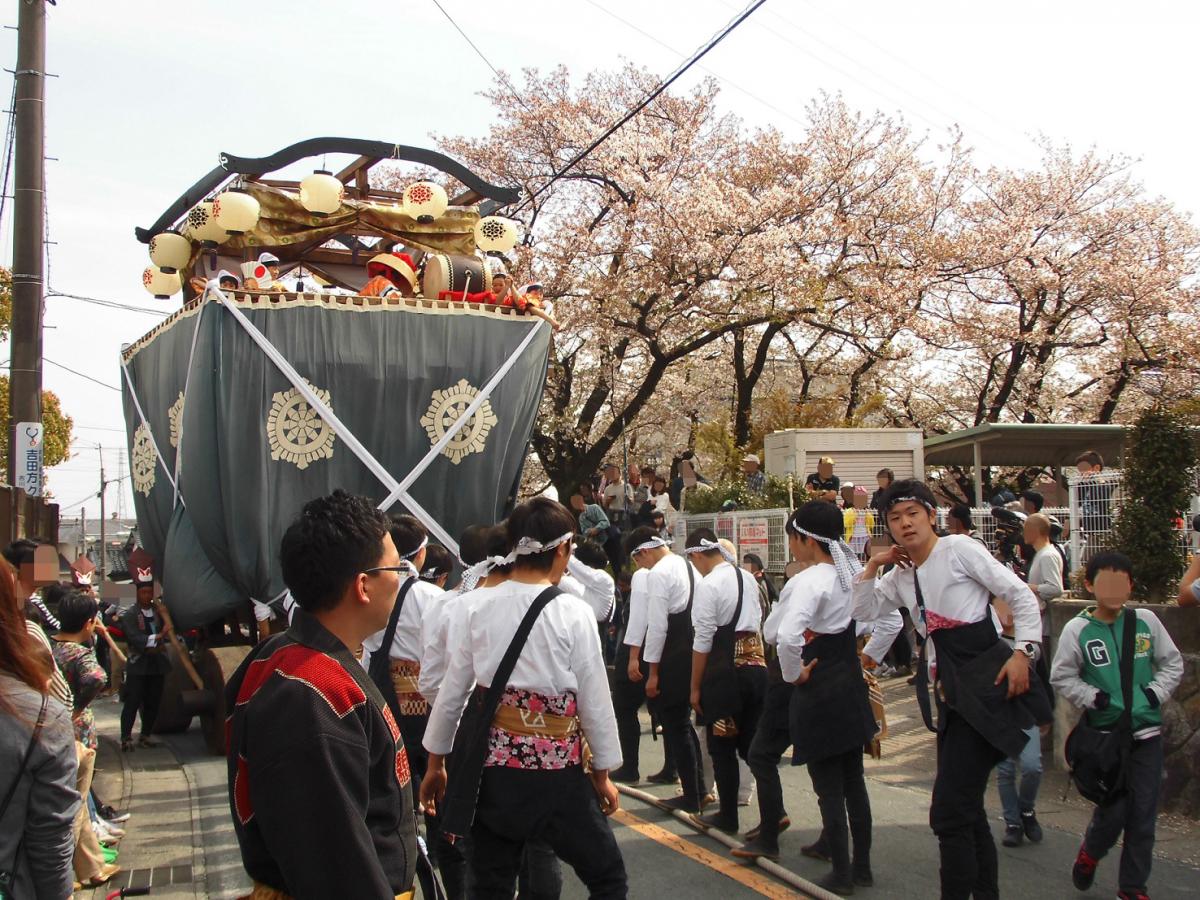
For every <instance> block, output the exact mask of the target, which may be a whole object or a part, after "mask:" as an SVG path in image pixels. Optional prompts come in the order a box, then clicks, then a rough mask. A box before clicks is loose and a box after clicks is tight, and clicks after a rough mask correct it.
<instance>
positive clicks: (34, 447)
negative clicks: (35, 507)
mask: <svg viewBox="0 0 1200 900" xmlns="http://www.w3.org/2000/svg"><path fill="white" fill-rule="evenodd" d="M16 455H17V484H16V486H17V487H19V488H20V489H21V490H23V491H24V492H25V493H26V494H28V495H29V496H30V497H40V496H42V423H41V422H18V423H17V441H16Z"/></svg>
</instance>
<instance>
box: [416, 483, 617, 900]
mask: <svg viewBox="0 0 1200 900" xmlns="http://www.w3.org/2000/svg"><path fill="white" fill-rule="evenodd" d="M507 531H508V538H509V544H510V547H511V548H512V549H511V550H510V554H509V559H510V560H511V564H512V570H511V572H510V573H509V577H508V581H506V582H505V583H504V584H503V585H501V586H500V587H498V588H496V589H495V595H494V596H493V597H492V598H491V599H490V600H489V601H488V602H486V603H482V604H480V605H478V606H475V607H473V608H472V609H471V611H470V614H469V616H468V622H467V630H468V635H467V639H465V640H461V641H459V642H458V643H457V644H456V645H455V646H454V648H453V650H452V653H453V655H452V657H451V660H450V665H449V668H448V669H447V671H446V677H445V678H444V679H443V682H442V687H441V690H440V691H439V692H438V696H437V702H436V703H435V704H434V707H433V712H432V714H431V717H430V722H429V727H428V729H427V730H426V733H425V749H426V750H427V751H428V752H429V754H430V755H429V767H428V770H427V772H426V775H425V779H424V781H423V783H422V785H421V801H422V802H423V803H424V804H425V806H426V808H427V809H432V810H433V811H435V812H436V811H437V810H438V809H439V806H440V805H441V804H442V803H443V802H444V801H445V800H446V799H447V777H446V768H445V763H444V758H445V756H446V755H447V754H448V753H449V752H450V750H451V748H452V747H453V746H454V741H455V732H456V731H457V729H458V724H459V718H460V716H461V714H462V711H463V709H464V707H465V706H466V704H467V701H468V699H470V698H471V696H472V694H475V695H476V697H477V699H478V702H482V700H481V695H480V692H482V694H483V695H486V693H487V688H488V687H489V686H490V685H491V682H492V680H493V678H494V677H495V674H496V671H497V670H498V669H499V667H500V664H501V660H502V659H503V657H504V656H505V655H506V653H507V651H508V649H509V646H510V644H511V643H512V639H513V637H514V635H515V634H516V632H517V630H518V628H519V626H520V624H521V622H522V620H524V619H525V617H526V614H527V613H528V612H529V610H530V608H531V607H533V605H534V603H535V601H538V600H539V598H541V600H542V603H544V604H545V605H544V608H542V609H541V612H540V614H538V615H537V617H536V618H535V619H534V620H533V622H532V628H531V630H530V631H529V635H528V639H527V640H526V641H525V643H524V645H523V646H522V647H521V648H520V653H519V655H518V657H517V660H516V664H515V666H514V667H513V669H512V674H511V676H510V677H509V678H508V680H507V684H506V685H505V688H504V692H503V695H502V697H501V700H500V705H499V707H498V708H497V709H496V712H495V716H494V718H492V720H491V727H490V728H489V729H488V730H487V733H486V740H487V747H486V753H485V755H484V758H483V768H482V773H481V775H480V780H479V782H478V800H477V803H476V806H475V813H474V824H473V825H472V827H471V831H470V836H471V853H470V863H469V864H470V868H471V875H472V884H473V888H472V894H471V895H472V896H478V897H507V896H512V893H513V886H514V881H515V879H516V877H517V873H518V870H519V868H520V865H521V858H522V851H523V849H524V847H525V845H526V844H527V842H529V841H531V840H538V839H540V840H543V841H545V842H546V843H548V844H549V845H550V846H551V847H552V848H553V850H554V852H555V853H556V854H557V855H558V857H559V858H561V859H562V860H563V861H564V862H566V863H567V864H568V865H570V866H571V867H572V868H573V869H574V870H575V873H576V874H577V875H578V876H579V878H580V880H582V881H583V883H584V884H585V885H586V886H587V888H588V892H589V895H590V896H592V897H602V898H624V897H625V896H626V894H627V883H626V874H625V865H624V862H623V860H622V858H621V851H620V849H619V848H618V847H617V842H616V839H615V838H614V837H613V833H612V829H611V827H610V826H609V824H608V821H607V820H606V818H605V817H606V816H608V815H611V814H612V813H614V812H616V810H617V809H618V808H619V795H618V794H617V790H616V787H615V786H614V785H613V783H612V781H611V780H610V779H609V770H610V769H613V768H615V767H616V766H617V765H619V764H620V762H621V752H620V746H619V743H618V741H617V727H616V720H615V718H614V716H613V709H612V701H611V700H610V698H609V693H608V676H607V672H606V669H605V665H604V657H603V654H602V652H601V648H600V635H599V633H598V631H597V629H596V618H595V615H594V613H593V612H592V610H591V609H590V608H589V607H588V606H587V604H586V603H584V602H583V601H581V600H579V599H578V598H576V597H572V596H570V595H566V594H563V593H562V592H561V591H560V590H559V589H558V588H557V587H555V586H554V582H555V581H557V580H558V579H559V578H561V577H562V574H563V572H564V571H565V570H566V567H567V560H568V559H569V558H570V553H571V543H572V541H573V539H574V535H575V521H574V518H573V517H572V516H571V514H570V512H568V511H567V509H566V508H565V507H563V506H562V505H561V504H559V503H557V502H555V501H553V500H550V499H548V498H545V497H537V498H534V499H533V500H529V501H527V502H525V503H522V504H521V505H519V506H518V507H517V508H516V509H515V510H513V512H512V515H511V516H510V517H509V519H508V525H507ZM547 601H548V602H547ZM539 605H540V604H539ZM585 739H586V741H587V743H588V745H589V747H590V748H591V752H592V771H591V774H590V777H589V776H588V775H585V774H584V771H583V765H582V762H583V741H584V740H585ZM462 749H463V750H464V752H465V751H466V750H473V749H476V748H465V747H464V748H462ZM457 752H458V748H456V760H457ZM459 762H461V760H459ZM454 777H455V779H462V781H461V782H459V784H462V785H464V786H466V788H467V792H469V791H470V788H471V782H472V781H473V773H471V772H469V771H463V769H462V768H461V767H456V769H455V776H454ZM457 787H458V784H454V783H452V784H450V785H449V791H450V794H451V795H453V796H454V797H457V796H460V794H459V793H456V788H457ZM448 812H449V809H448V810H446V811H443V813H442V814H443V815H446V814H447V813H448Z"/></svg>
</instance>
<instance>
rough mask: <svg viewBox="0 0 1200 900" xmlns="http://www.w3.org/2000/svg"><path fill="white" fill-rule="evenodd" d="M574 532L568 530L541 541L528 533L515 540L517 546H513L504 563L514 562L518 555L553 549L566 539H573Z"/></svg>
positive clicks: (529, 554) (528, 554)
mask: <svg viewBox="0 0 1200 900" xmlns="http://www.w3.org/2000/svg"><path fill="white" fill-rule="evenodd" d="M574 537H575V532H573V531H568V532H567V533H566V534H560V535H559V536H558V537H556V538H555V539H554V540H552V541H547V542H546V543H544V544H543V543H542V542H541V541H539V540H537V539H535V538H531V537H529V536H528V535H526V536H525V537H523V538H521V539H520V540H518V541H517V546H515V547H513V550H512V553H510V554H508V556H507V557H506V558H505V562H506V563H514V562H516V561H517V557H518V556H532V555H534V554H535V553H545V552H546V551H547V550H553V549H554V548H555V547H558V546H559V545H561V544H565V543H566V542H567V541H570V540H573V539H574Z"/></svg>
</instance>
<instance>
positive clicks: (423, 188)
mask: <svg viewBox="0 0 1200 900" xmlns="http://www.w3.org/2000/svg"><path fill="white" fill-rule="evenodd" d="M449 205H450V201H449V200H448V199H447V198H446V191H445V190H444V189H443V188H442V186H441V185H440V184H434V183H433V182H432V181H414V182H413V183H412V184H410V185H409V186H408V187H406V188H405V189H404V214H405V215H408V216H412V218H414V219H416V220H417V221H418V222H422V223H426V224H427V223H429V222H432V221H433V220H434V219H438V218H440V217H441V216H442V214H443V213H445V212H446V207H447V206H449Z"/></svg>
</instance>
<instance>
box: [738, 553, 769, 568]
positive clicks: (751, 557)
mask: <svg viewBox="0 0 1200 900" xmlns="http://www.w3.org/2000/svg"><path fill="white" fill-rule="evenodd" d="M742 562H746V563H750V565H752V566H754V567H756V568H757V569H758V571H760V572H765V571H766V570H767V567H766V566H764V565H763V561H762V557H761V556H759V555H758V554H757V553H747V554H745V555H743V556H742Z"/></svg>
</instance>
